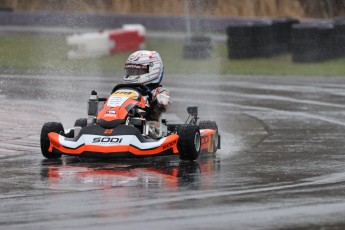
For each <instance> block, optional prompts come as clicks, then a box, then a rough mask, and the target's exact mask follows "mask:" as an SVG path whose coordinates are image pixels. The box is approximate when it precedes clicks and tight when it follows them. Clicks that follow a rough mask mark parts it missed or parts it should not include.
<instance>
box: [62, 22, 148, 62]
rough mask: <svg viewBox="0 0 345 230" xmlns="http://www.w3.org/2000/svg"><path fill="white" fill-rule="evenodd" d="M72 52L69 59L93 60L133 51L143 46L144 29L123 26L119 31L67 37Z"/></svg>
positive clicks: (142, 27) (134, 26)
mask: <svg viewBox="0 0 345 230" xmlns="http://www.w3.org/2000/svg"><path fill="white" fill-rule="evenodd" d="M66 40H67V44H68V45H69V46H71V48H72V50H70V51H69V52H68V58H69V59H81V58H94V57H102V56H108V55H112V54H116V53H121V52H127V51H135V50H139V49H143V48H144V46H145V28H144V26H142V25H134V24H133V25H123V27H122V28H121V29H116V30H106V31H100V32H95V33H85V34H80V35H72V36H68V37H67V39H66Z"/></svg>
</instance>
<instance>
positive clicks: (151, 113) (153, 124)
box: [124, 50, 170, 138]
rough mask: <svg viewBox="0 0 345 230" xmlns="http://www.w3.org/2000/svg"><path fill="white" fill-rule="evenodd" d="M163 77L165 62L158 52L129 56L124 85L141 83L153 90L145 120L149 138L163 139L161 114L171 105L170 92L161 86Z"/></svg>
mask: <svg viewBox="0 0 345 230" xmlns="http://www.w3.org/2000/svg"><path fill="white" fill-rule="evenodd" d="M163 75H164V66H163V62H162V59H161V57H160V55H159V53H158V52H156V51H148V50H140V51H136V52H134V53H132V54H131V55H129V57H128V59H127V61H126V64H125V76H124V83H141V84H143V85H146V86H147V87H148V88H149V89H150V90H151V93H152V99H151V101H148V102H147V104H148V108H147V109H146V112H147V114H146V115H145V118H146V120H147V124H148V126H149V136H150V137H152V138H160V137H161V134H160V118H161V114H162V113H163V112H165V111H166V110H167V108H168V107H169V104H170V96H169V92H168V91H167V89H165V88H163V87H162V85H161V81H162V79H163Z"/></svg>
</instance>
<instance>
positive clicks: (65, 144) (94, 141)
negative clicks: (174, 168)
mask: <svg viewBox="0 0 345 230" xmlns="http://www.w3.org/2000/svg"><path fill="white" fill-rule="evenodd" d="M48 137H49V140H50V147H49V150H48V152H54V153H56V152H59V153H62V154H65V155H73V156H82V157H105V158H123V157H144V156H145V157H147V156H165V155H175V154H178V150H177V142H178V138H179V137H178V135H176V134H172V135H169V136H167V137H164V138H162V139H159V140H148V141H142V140H139V138H138V137H137V136H136V135H113V136H111V135H107V136H105V135H92V134H83V135H81V136H79V138H78V139H74V138H66V137H64V136H62V135H60V134H57V133H54V132H51V133H49V134H48Z"/></svg>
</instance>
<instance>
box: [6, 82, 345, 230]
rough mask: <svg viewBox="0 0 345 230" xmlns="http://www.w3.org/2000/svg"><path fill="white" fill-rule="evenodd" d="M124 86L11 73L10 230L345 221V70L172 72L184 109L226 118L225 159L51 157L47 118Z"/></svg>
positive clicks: (179, 109) (329, 225)
mask: <svg viewBox="0 0 345 230" xmlns="http://www.w3.org/2000/svg"><path fill="white" fill-rule="evenodd" d="M176 79H184V80H183V81H177V80H176ZM114 83H115V81H113V80H112V79H110V78H109V77H101V76H97V77H52V76H13V75H12V76H7V75H0V101H1V109H0V141H1V142H0V183H1V186H0V229H63V228H65V229H296V228H298V229H344V228H345V199H344V196H345V189H344V188H345V171H344V165H345V164H344V163H345V155H344V154H345V148H344V147H345V142H344V139H345V134H344V133H345V78H329V77H328V78H322V77H308V78H307V77H234V76H233V77H229V76H228V77H224V76H175V75H171V76H167V77H166V79H165V85H166V86H167V87H168V88H169V89H170V91H171V95H172V98H173V105H172V107H171V109H170V111H171V112H172V113H175V114H176V116H178V117H179V118H180V119H184V118H186V112H185V108H186V106H187V105H192V104H196V105H199V114H200V117H201V118H204V119H213V120H216V121H217V123H218V125H219V127H220V131H221V134H222V142H223V143H222V149H221V150H220V151H219V152H217V154H216V155H215V156H213V155H207V156H203V157H200V158H199V159H198V161H196V162H180V161H179V160H178V158H177V157H166V158H150V159H146V160H122V161H116V160H113V161H99V160H87V161H82V160H80V159H77V158H73V157H63V158H62V159H61V160H58V161H56V160H55V161H48V160H45V159H43V157H42V156H41V153H40V147H39V134H40V129H41V126H42V124H43V123H44V122H46V121H62V123H63V124H64V126H65V128H68V127H70V126H72V125H73V123H74V120H75V119H77V118H80V117H85V115H86V100H87V98H88V94H89V92H90V91H91V90H92V89H96V90H97V91H98V92H99V94H100V95H103V96H106V95H107V93H108V92H109V91H110V90H111V88H112V86H113V85H114Z"/></svg>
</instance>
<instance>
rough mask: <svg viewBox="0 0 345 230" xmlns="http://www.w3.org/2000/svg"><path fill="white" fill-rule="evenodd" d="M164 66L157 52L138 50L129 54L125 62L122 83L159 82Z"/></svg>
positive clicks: (146, 83)
mask: <svg viewBox="0 0 345 230" xmlns="http://www.w3.org/2000/svg"><path fill="white" fill-rule="evenodd" d="M163 74H164V68H163V62H162V59H161V57H160V56H159V53H158V52H156V51H148V50H140V51H136V52H134V53H132V54H131V55H129V57H128V59H127V62H126V64H125V76H124V83H141V84H144V85H148V84H154V83H157V84H159V83H160V82H161V81H162V79H163Z"/></svg>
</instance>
